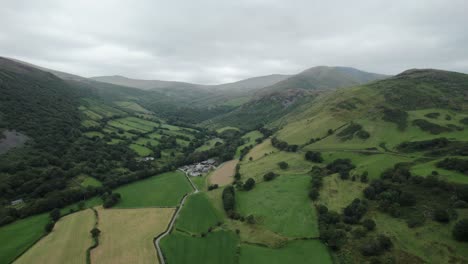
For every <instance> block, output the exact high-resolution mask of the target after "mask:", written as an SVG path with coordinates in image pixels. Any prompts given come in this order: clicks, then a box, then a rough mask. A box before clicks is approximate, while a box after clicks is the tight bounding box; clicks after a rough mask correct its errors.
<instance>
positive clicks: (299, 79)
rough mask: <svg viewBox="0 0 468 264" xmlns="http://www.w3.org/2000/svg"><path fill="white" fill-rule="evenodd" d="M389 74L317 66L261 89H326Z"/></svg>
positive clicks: (382, 77) (376, 78) (268, 90)
mask: <svg viewBox="0 0 468 264" xmlns="http://www.w3.org/2000/svg"><path fill="white" fill-rule="evenodd" d="M387 77H389V76H387V75H383V74H377V73H369V72H364V71H361V70H358V69H354V68H349V67H328V66H317V67H312V68H310V69H307V70H305V71H303V72H301V73H299V74H296V75H293V76H291V77H289V78H287V79H285V80H283V81H280V82H278V83H276V84H274V85H271V86H269V87H266V88H264V89H262V90H261V92H262V93H268V92H272V91H281V90H287V89H304V90H326V89H332V88H341V87H347V86H355V85H359V84H364V83H368V82H371V81H375V80H379V79H384V78H387Z"/></svg>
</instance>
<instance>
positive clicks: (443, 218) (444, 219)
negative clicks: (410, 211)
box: [433, 208, 450, 223]
mask: <svg viewBox="0 0 468 264" xmlns="http://www.w3.org/2000/svg"><path fill="white" fill-rule="evenodd" d="M433 217H434V220H435V221H437V222H441V223H448V222H449V221H450V216H449V214H448V212H447V210H445V209H442V208H438V209H436V210H435V211H434V215H433Z"/></svg>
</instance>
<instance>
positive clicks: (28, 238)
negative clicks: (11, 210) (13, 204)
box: [0, 214, 49, 264]
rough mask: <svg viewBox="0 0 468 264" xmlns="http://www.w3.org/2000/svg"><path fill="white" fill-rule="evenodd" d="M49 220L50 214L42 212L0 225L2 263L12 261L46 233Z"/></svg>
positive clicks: (0, 257)
mask: <svg viewBox="0 0 468 264" xmlns="http://www.w3.org/2000/svg"><path fill="white" fill-rule="evenodd" d="M48 221H49V215H48V214H40V215H35V216H30V217H28V218H25V219H22V220H18V221H16V222H14V223H11V224H8V225H5V226H2V227H0V241H2V246H1V247H0V263H1V264H4V263H5V264H6V263H10V262H12V261H13V260H14V259H15V258H17V257H18V256H19V255H20V254H21V253H23V252H24V251H25V250H26V249H28V248H29V247H30V246H32V245H33V244H34V243H35V242H36V241H37V240H38V239H39V238H41V237H42V236H43V235H44V234H45V231H44V226H45V225H46V223H47V222H48Z"/></svg>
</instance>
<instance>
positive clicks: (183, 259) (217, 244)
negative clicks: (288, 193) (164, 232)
mask: <svg viewBox="0 0 468 264" xmlns="http://www.w3.org/2000/svg"><path fill="white" fill-rule="evenodd" d="M237 241H238V239H237V237H236V235H235V234H234V232H231V231H213V232H211V233H208V234H206V236H205V237H192V236H188V235H186V234H183V233H180V232H177V231H175V232H173V233H172V234H171V235H169V236H168V237H166V238H164V239H163V240H162V241H161V247H162V250H163V252H164V256H165V257H166V259H167V262H168V263H206V264H218V263H226V264H234V263H236V261H235V259H236V246H237ZM181 252H183V254H181Z"/></svg>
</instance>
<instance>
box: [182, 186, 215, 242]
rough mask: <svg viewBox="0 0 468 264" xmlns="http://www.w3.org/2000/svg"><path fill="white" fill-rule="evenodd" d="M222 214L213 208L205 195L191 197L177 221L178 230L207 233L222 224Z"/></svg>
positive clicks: (199, 194)
mask: <svg viewBox="0 0 468 264" xmlns="http://www.w3.org/2000/svg"><path fill="white" fill-rule="evenodd" d="M221 220H222V219H221V216H220V214H219V213H218V212H217V211H216V210H215V209H214V208H213V206H212V205H211V203H210V201H209V200H208V198H207V197H206V195H205V194H204V193H197V194H194V195H191V196H190V197H189V198H188V199H187V201H186V203H185V205H184V207H183V208H182V210H181V211H180V214H179V217H178V218H177V221H176V228H177V229H181V230H184V231H187V232H190V233H194V234H200V233H203V232H207V231H208V228H210V227H214V226H216V225H217V224H218V222H220V221H221Z"/></svg>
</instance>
